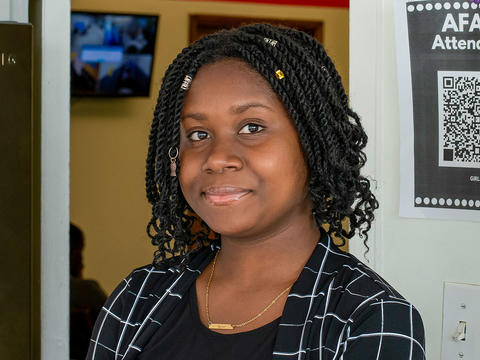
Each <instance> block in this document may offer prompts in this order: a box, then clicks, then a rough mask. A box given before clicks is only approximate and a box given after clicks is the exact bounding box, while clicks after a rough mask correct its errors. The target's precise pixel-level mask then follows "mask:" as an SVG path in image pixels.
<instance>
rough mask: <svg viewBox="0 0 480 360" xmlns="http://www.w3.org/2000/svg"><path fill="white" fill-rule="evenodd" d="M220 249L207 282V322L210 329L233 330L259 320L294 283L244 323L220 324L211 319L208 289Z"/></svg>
mask: <svg viewBox="0 0 480 360" xmlns="http://www.w3.org/2000/svg"><path fill="white" fill-rule="evenodd" d="M219 252H220V251H217V253H216V254H215V258H214V259H213V264H212V271H211V272H210V277H209V279H208V283H207V289H206V291H205V310H206V313H207V322H208V328H209V329H215V330H233V329H234V328H237V327H242V326H245V325H247V324H250V323H251V322H252V321H255V320H257V319H258V318H259V317H260V316H262V315H263V314H264V313H265V312H266V311H267V310H268V309H270V307H272V305H273V304H275V303H276V302H277V300H278V299H279V298H280V297H281V296H282V295H283V294H285V293H286V292H287V291H288V290H290V288H291V287H292V285H290V286H289V287H287V288H286V289H285V290H283V291H282V292H281V293H280V294H279V295H278V296H277V297H276V298H275V299H273V301H272V302H271V303H270V304H268V306H267V307H266V308H265V309H263V310H262V311H260V312H259V313H258V314H257V315H255V316H254V317H253V318H251V319H250V320H247V321H245V322H243V323H240V324H220V323H213V322H212V321H211V320H210V313H209V312H208V290H209V289H210V283H211V282H212V279H213V273H214V272H215V264H216V262H217V256H218V253H219Z"/></svg>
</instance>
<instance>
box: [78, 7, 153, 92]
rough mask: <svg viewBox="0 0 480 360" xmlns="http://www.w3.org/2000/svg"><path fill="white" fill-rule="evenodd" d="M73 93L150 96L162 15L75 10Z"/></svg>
mask: <svg viewBox="0 0 480 360" xmlns="http://www.w3.org/2000/svg"><path fill="white" fill-rule="evenodd" d="M71 20H72V21H71V93H72V95H86V96H149V94H150V82H151V77H152V65H153V54H154V51H155V38H156V33H157V22H158V17H157V16H152V15H133V14H106V13H93V12H78V11H74V12H72V19H71Z"/></svg>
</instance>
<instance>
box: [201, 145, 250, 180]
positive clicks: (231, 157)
mask: <svg viewBox="0 0 480 360" xmlns="http://www.w3.org/2000/svg"><path fill="white" fill-rule="evenodd" d="M242 167H243V160H242V156H241V154H240V151H239V149H238V148H237V146H236V144H235V141H232V140H231V139H230V140H229V139H224V140H221V139H215V140H214V141H212V143H211V145H210V149H209V151H208V155H207V158H206V159H205V162H204V164H203V166H202V171H206V172H210V173H219V174H221V173H223V172H224V171H238V170H240V169H241V168H242Z"/></svg>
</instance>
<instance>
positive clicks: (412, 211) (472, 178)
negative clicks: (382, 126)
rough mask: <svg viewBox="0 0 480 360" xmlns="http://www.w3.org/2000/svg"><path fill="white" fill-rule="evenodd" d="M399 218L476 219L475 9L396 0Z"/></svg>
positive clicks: (479, 182)
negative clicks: (399, 177) (399, 157)
mask: <svg viewBox="0 0 480 360" xmlns="http://www.w3.org/2000/svg"><path fill="white" fill-rule="evenodd" d="M395 21H396V24H395V31H396V42H397V70H398V83H399V106H400V132H401V134H400V156H401V159H400V166H401V169H400V176H401V179H400V216H405V217H416V218H438V219H457V220H471V221H480V6H479V4H478V1H473V0H472V1H406V0H400V1H397V2H396V7H395Z"/></svg>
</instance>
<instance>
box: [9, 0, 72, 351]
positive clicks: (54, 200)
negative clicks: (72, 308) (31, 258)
mask: <svg viewBox="0 0 480 360" xmlns="http://www.w3.org/2000/svg"><path fill="white" fill-rule="evenodd" d="M15 1H17V0H15ZM33 1H38V0H33ZM39 6H40V7H41V9H39V11H41V19H40V22H41V23H40V24H38V23H37V24H35V26H36V27H38V26H41V32H42V39H41V152H42V154H41V183H42V185H41V242H42V243H41V344H42V345H41V346H42V353H41V359H44V360H50V359H52V360H55V359H68V358H69V353H68V349H69V348H68V342H69V335H68V334H69V322H68V320H69V297H68V294H69V273H70V272H69V265H68V264H69V240H68V239H69V236H68V232H69V156H70V133H69V130H70V1H58V0H42V1H41V5H39ZM36 71H39V69H37V70H36ZM36 96H38V94H36ZM37 111H38V109H37Z"/></svg>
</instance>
